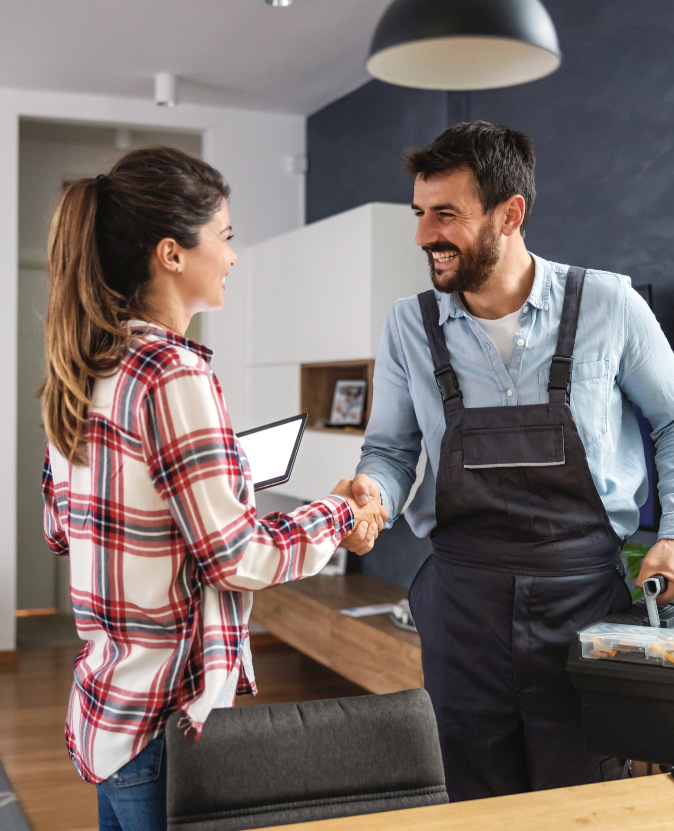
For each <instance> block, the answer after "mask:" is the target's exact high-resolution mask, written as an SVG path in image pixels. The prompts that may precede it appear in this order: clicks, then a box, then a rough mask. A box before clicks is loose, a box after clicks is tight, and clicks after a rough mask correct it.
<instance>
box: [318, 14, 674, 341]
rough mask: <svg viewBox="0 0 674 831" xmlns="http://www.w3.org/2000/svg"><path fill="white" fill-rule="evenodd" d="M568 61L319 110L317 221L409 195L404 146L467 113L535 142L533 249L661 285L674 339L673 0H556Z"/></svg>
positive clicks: (359, 95) (381, 87)
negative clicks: (477, 83)
mask: <svg viewBox="0 0 674 831" xmlns="http://www.w3.org/2000/svg"><path fill="white" fill-rule="evenodd" d="M544 2H545V5H546V7H547V9H548V11H549V12H550V14H551V16H552V18H553V20H554V22H555V25H556V26H557V31H558V34H559V39H560V44H561V47H562V51H563V54H564V61H563V64H562V67H561V69H560V70H559V71H558V72H556V73H554V74H553V75H550V76H549V77H548V78H544V79H542V80H540V81H535V82H533V83H530V84H524V85H522V86H519V87H512V88H510V89H503V90H491V91H486V92H476V93H441V92H424V91H419V90H409V89H405V88H402V87H394V86H390V85H388V84H384V83H380V82H375V81H373V82H371V83H369V84H366V85H365V86H364V87H361V88H360V89H359V90H356V92H354V93H352V94H351V95H348V96H346V97H345V98H342V99H340V100H339V101H336V102H334V103H333V104H330V105H329V106H328V107H326V108H324V109H323V110H320V111H319V112H317V113H315V114H314V115H312V116H311V117H310V118H309V119H308V124H307V146H308V153H309V173H308V176H307V221H308V222H313V221H315V220H317V219H321V218H323V217H325V216H330V215H332V214H334V213H338V212H339V211H343V210H346V209H348V208H352V207H355V206H356V205H360V204H363V203H365V202H373V201H392V202H401V203H404V204H409V201H410V198H411V184H410V182H409V181H408V180H407V179H406V177H405V175H404V174H403V173H402V172H401V150H402V149H403V148H404V147H409V146H423V145H425V144H427V143H428V142H429V141H431V140H432V139H433V138H434V137H435V136H436V135H437V134H439V133H440V132H442V130H443V129H445V128H446V127H447V126H449V125H451V124H452V123H455V122H457V121H461V120H464V119H475V118H481V119H485V120H488V121H501V122H503V123H505V124H507V125H509V126H512V127H515V128H517V129H520V130H523V131H524V132H526V133H528V134H529V135H531V136H532V138H533V139H534V141H535V143H536V150H537V157H538V166H537V171H538V175H537V182H538V197H537V200H536V205H535V207H534V212H533V215H532V218H531V222H530V225H529V229H528V232H527V244H528V246H529V248H530V249H531V250H532V251H534V252H536V253H538V254H540V255H542V256H544V257H547V258H548V259H551V260H556V261H558V262H569V263H574V264H578V265H583V266H592V267H597V268H604V269H607V270H610V271H618V272H621V273H625V274H629V275H630V276H631V277H632V280H633V283H634V284H635V285H644V284H651V285H652V287H653V308H654V310H655V313H656V315H657V316H658V318H659V320H660V322H661V324H662V326H663V328H664V330H665V332H666V333H667V335H668V337H669V338H670V341H673V342H674V152H673V151H674V3H672V2H671V0H640V1H639V0H638V1H637V2H633V0H632V2H627V0H591V2H589V1H588V0H544Z"/></svg>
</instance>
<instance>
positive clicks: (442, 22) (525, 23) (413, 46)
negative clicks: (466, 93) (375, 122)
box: [367, 0, 562, 90]
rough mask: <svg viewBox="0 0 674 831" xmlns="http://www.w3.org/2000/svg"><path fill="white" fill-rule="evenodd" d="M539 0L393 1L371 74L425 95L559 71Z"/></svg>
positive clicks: (380, 29) (551, 29)
mask: <svg viewBox="0 0 674 831" xmlns="http://www.w3.org/2000/svg"><path fill="white" fill-rule="evenodd" d="M561 60H562V54H561V52H560V50H559V42H558V40H557V32H556V31H555V26H554V24H553V22H552V20H551V18H550V15H549V14H548V12H547V11H546V9H545V7H544V6H543V4H542V3H541V2H540V0H393V2H392V3H391V5H390V6H389V7H388V8H387V10H386V11H385V12H384V15H383V17H382V18H381V20H380V21H379V24H378V26H377V28H376V30H375V33H374V36H373V38H372V44H371V46H370V55H369V59H368V61H367V70H368V72H369V73H370V74H371V75H373V76H374V77H375V78H379V79H380V80H382V81H387V82H388V83H390V84H398V85H400V86H404V87H417V88H419V89H443V90H471V89H494V88H497V87H509V86H514V85H516V84H523V83H525V82H527V81H533V80H535V79H537V78H542V77H543V76H545V75H548V74H550V73H551V72H554V71H555V70H556V69H557V68H558V66H559V65H560V63H561Z"/></svg>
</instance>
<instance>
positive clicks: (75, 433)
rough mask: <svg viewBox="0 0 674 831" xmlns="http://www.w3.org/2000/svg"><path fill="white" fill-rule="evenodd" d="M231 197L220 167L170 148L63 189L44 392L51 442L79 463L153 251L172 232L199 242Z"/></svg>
mask: <svg viewBox="0 0 674 831" xmlns="http://www.w3.org/2000/svg"><path fill="white" fill-rule="evenodd" d="M228 196H229V186H228V185H227V184H225V182H224V181H223V179H222V176H221V174H220V173H219V172H218V171H217V170H214V169H213V168H212V167H211V166H210V165H208V164H206V163H205V162H202V161H201V160H200V159H196V158H193V157H192V156H189V155H187V154H186V153H183V152H182V151H180V150H176V149H175V148H171V147H147V148H141V149H139V150H132V151H131V152H130V153H127V154H126V155H125V156H124V157H122V158H121V159H120V160H119V161H118V162H117V164H116V165H115V166H114V167H113V168H112V170H111V171H110V173H109V174H108V175H107V176H103V175H101V176H98V177H96V178H95V179H79V180H78V181H77V182H73V183H72V184H71V185H70V186H69V187H68V188H67V189H66V190H65V191H64V193H63V196H62V197H61V201H60V203H59V206H58V208H57V209H56V213H55V214H54V218H53V220H52V224H51V229H50V231H49V244H48V271H49V283H50V296H49V306H48V311H47V323H46V333H45V350H46V359H47V360H46V363H47V379H46V381H45V382H44V384H43V385H42V388H41V389H40V393H39V394H40V396H41V397H42V419H43V423H44V427H45V430H46V432H47V438H48V439H49V441H50V442H51V443H52V444H53V445H54V447H56V449H57V450H58V451H59V453H61V455H62V456H64V457H65V458H66V459H68V461H70V462H72V463H73V464H75V465H84V464H86V463H87V444H86V434H87V426H88V418H89V407H90V406H91V394H92V390H93V385H94V381H95V380H96V379H97V378H103V377H105V376H106V375H109V374H110V373H112V372H113V371H114V369H115V368H116V367H117V365H118V364H119V362H120V361H121V360H122V358H123V356H124V352H125V349H126V348H127V347H128V345H129V342H130V335H129V334H128V328H127V327H126V326H125V325H124V324H125V322H126V321H128V320H131V319H133V318H141V319H143V318H144V317H145V314H144V299H145V295H146V290H147V288H148V284H149V280H150V269H151V260H152V256H153V252H154V250H155V247H156V246H157V244H158V243H159V242H160V241H161V240H162V239H165V238H171V239H174V240H176V242H177V243H178V244H179V245H181V246H182V247H183V248H187V249H189V248H194V247H195V246H196V245H198V243H199V238H200V233H201V228H202V227H203V226H204V225H205V224H206V223H207V222H209V221H210V220H211V219H212V217H213V215H214V214H215V212H216V211H218V210H219V208H220V206H221V205H222V202H223V200H225V199H227V197H228Z"/></svg>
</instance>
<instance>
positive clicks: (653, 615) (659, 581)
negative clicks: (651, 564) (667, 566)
mask: <svg viewBox="0 0 674 831" xmlns="http://www.w3.org/2000/svg"><path fill="white" fill-rule="evenodd" d="M642 588H643V590H644V597H645V598H646V609H647V611H648V622H649V623H650V624H651V626H654V627H656V628H658V627H659V626H660V612H659V611H658V604H657V601H656V598H657V596H658V595H659V594H662V592H664V591H666V589H667V578H666V577H665V576H664V574H653V575H651V576H650V577H647V578H646V579H645V580H644V582H643V584H642Z"/></svg>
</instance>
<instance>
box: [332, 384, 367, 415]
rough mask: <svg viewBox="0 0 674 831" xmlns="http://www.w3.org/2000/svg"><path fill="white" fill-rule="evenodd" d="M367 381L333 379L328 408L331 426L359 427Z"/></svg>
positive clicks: (363, 408) (363, 410) (363, 409)
mask: <svg viewBox="0 0 674 831" xmlns="http://www.w3.org/2000/svg"><path fill="white" fill-rule="evenodd" d="M366 394H367V381H364V380H353V379H347V380H339V381H335V391H334V393H333V396H332V407H331V408H330V421H329V422H328V423H329V424H330V426H331V427H347V426H351V427H360V425H361V424H362V423H363V413H364V412H365V396H366Z"/></svg>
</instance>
